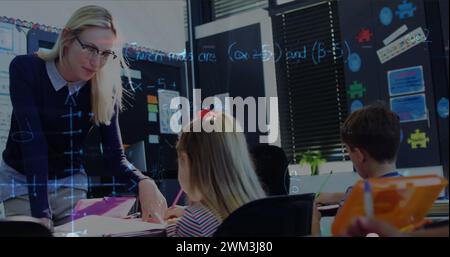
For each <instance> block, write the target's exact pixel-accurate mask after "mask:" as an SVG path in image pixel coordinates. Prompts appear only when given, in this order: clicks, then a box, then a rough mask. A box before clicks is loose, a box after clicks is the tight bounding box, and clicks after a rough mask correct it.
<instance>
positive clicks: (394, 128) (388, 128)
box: [341, 103, 400, 163]
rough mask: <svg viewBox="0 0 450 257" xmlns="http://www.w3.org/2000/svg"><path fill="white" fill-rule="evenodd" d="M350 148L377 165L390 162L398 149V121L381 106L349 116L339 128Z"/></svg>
mask: <svg viewBox="0 0 450 257" xmlns="http://www.w3.org/2000/svg"><path fill="white" fill-rule="evenodd" d="M341 138H342V141H343V142H344V143H346V144H347V145H348V146H349V147H350V148H355V147H357V148H360V149H364V150H365V151H366V152H367V153H369V155H370V156H371V157H372V158H373V159H374V160H376V161H377V162H380V163H384V162H394V161H395V160H396V159H397V152H398V148H399V145H400V119H399V117H398V116H397V114H395V113H394V112H392V111H391V110H389V109H388V108H386V106H385V105H384V104H382V103H375V104H373V105H369V106H366V107H364V108H362V109H360V110H357V111H355V112H353V113H352V114H350V116H348V118H347V119H346V120H345V122H344V124H343V126H342V128H341Z"/></svg>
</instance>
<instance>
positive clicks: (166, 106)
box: [158, 89, 180, 134]
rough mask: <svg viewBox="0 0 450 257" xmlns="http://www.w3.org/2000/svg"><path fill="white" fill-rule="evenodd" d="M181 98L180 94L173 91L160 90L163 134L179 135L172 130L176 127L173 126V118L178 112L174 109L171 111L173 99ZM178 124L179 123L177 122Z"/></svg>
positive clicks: (160, 123) (160, 127) (161, 128)
mask: <svg viewBox="0 0 450 257" xmlns="http://www.w3.org/2000/svg"><path fill="white" fill-rule="evenodd" d="M179 96H180V92H178V91H173V90H165V89H159V90H158V98H159V109H160V114H159V117H160V119H159V129H160V132H161V134H177V132H175V131H173V130H172V128H174V127H175V125H171V117H172V115H173V114H174V113H175V112H176V111H177V110H174V109H170V103H171V101H172V100H173V99H175V98H176V97H179ZM177 122H178V121H177Z"/></svg>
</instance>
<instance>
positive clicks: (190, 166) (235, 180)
mask: <svg viewBox="0 0 450 257" xmlns="http://www.w3.org/2000/svg"><path fill="white" fill-rule="evenodd" d="M202 125H203V126H202ZM188 126H189V129H188V130H187V129H184V130H183V131H186V132H183V133H182V134H181V136H180V138H179V141H178V144H177V152H178V180H179V182H180V185H181V188H182V189H183V191H184V192H185V193H186V195H187V196H188V199H189V201H190V204H189V206H188V207H186V208H185V209H182V208H180V207H174V208H169V209H168V212H167V213H166V216H165V218H166V219H168V218H171V217H179V219H178V221H177V222H176V223H172V224H170V225H169V226H168V228H167V235H168V236H203V237H204V236H212V235H213V234H214V233H215V232H216V230H217V228H218V226H219V225H220V224H221V223H222V221H223V220H224V219H225V218H227V217H228V215H230V214H231V213H232V212H233V211H235V210H236V209H237V208H239V207H241V206H242V205H244V204H246V203H248V202H251V201H253V200H256V199H259V198H263V197H265V194H264V191H263V189H262V187H261V185H260V183H259V180H258V177H257V175H256V173H255V171H254V168H253V166H252V162H251V159H250V155H249V152H248V149H247V143H246V140H245V136H244V133H242V132H234V131H238V130H236V129H235V128H236V127H235V126H239V125H238V124H237V123H236V121H235V120H234V119H233V118H231V117H229V116H227V115H225V114H223V113H213V112H208V113H207V114H204V115H203V117H202V118H201V119H197V120H194V121H192V122H191V123H190V125H188ZM196 126H197V127H201V128H202V130H201V131H200V132H195V130H194V127H196ZM206 127H208V128H206Z"/></svg>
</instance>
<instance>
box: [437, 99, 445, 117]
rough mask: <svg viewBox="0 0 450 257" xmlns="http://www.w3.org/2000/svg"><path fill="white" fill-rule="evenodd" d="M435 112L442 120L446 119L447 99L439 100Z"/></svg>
mask: <svg viewBox="0 0 450 257" xmlns="http://www.w3.org/2000/svg"><path fill="white" fill-rule="evenodd" d="M437 110H438V113H439V117H441V118H442V119H447V118H448V99H447V98H445V97H442V98H441V99H439V101H438V104H437Z"/></svg>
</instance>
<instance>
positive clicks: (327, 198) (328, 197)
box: [316, 192, 345, 205]
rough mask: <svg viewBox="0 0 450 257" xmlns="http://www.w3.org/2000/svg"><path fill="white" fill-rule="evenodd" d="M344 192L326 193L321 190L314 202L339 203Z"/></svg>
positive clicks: (321, 203)
mask: <svg viewBox="0 0 450 257" xmlns="http://www.w3.org/2000/svg"><path fill="white" fill-rule="evenodd" d="M344 196H345V193H344V192H336V193H326V192H322V193H320V195H319V196H318V197H317V198H316V203H317V204H319V205H328V204H339V203H340V202H341V201H342V200H343V199H344Z"/></svg>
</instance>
